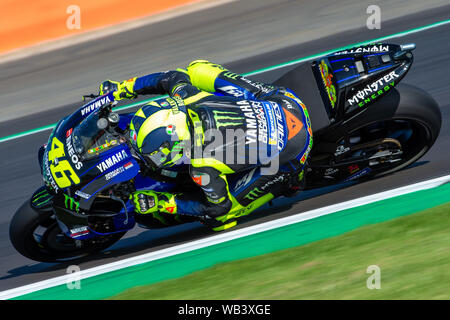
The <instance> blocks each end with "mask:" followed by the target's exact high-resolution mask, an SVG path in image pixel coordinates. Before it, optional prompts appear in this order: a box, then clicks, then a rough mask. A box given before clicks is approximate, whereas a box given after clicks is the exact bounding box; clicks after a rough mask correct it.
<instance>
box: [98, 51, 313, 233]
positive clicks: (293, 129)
mask: <svg viewBox="0 0 450 320" xmlns="http://www.w3.org/2000/svg"><path fill="white" fill-rule="evenodd" d="M109 91H114V93H113V94H114V96H115V98H116V100H121V99H133V98H136V97H137V96H138V95H143V94H168V95H169V97H168V98H161V99H158V100H156V101H152V102H150V103H148V104H146V105H144V106H143V107H142V108H141V109H139V110H138V111H137V112H136V113H135V114H134V116H133V118H132V120H131V123H130V141H131V144H132V146H133V148H134V149H135V150H136V151H137V152H139V153H140V154H141V155H142V156H143V158H144V159H145V160H146V161H147V164H148V166H149V167H150V168H151V169H153V170H155V171H158V170H160V171H161V170H165V171H170V169H171V168H172V167H174V166H177V165H178V164H180V163H182V162H186V161H187V162H188V165H189V174H190V176H191V178H192V179H193V181H194V182H195V183H196V184H197V185H198V186H199V187H200V188H201V190H202V191H203V193H202V194H197V195H196V196H192V195H190V194H189V195H188V194H171V193H167V192H164V193H163V192H154V191H152V190H148V191H142V190H141V191H136V192H135V193H133V194H132V195H131V198H132V200H133V202H134V205H135V208H136V211H137V212H138V213H139V214H158V213H160V212H161V213H166V214H184V215H192V216H200V217H202V219H203V221H204V222H205V223H206V224H208V225H209V226H211V227H212V228H213V230H216V231H218V230H224V229H228V228H230V227H233V226H235V225H236V218H237V217H239V216H241V215H244V214H248V213H250V212H251V211H253V210H255V209H257V208H258V207H260V206H262V205H263V204H265V203H267V202H269V201H270V200H272V199H274V198H276V197H279V196H281V195H290V194H292V193H294V192H295V191H297V190H299V189H300V186H301V183H302V180H303V168H304V165H305V162H306V160H307V157H308V154H309V152H310V150H311V147H312V131H311V124H310V120H309V116H308V112H307V109H306V107H305V105H304V104H303V103H302V102H301V100H300V99H299V98H298V97H297V96H296V95H295V94H294V93H293V92H292V91H290V90H289V89H286V88H281V87H275V86H272V85H268V84H264V83H260V82H256V81H253V80H250V79H248V78H246V77H243V76H241V75H238V74H236V73H233V72H231V71H229V70H227V69H226V68H224V67H222V66H220V65H218V64H214V63H211V62H208V61H205V60H196V61H193V62H192V63H190V64H189V65H188V67H186V69H181V68H179V69H177V70H173V71H167V72H159V73H153V74H149V75H146V76H143V77H134V78H131V79H129V80H125V81H122V82H116V81H111V80H108V81H105V82H103V83H102V84H101V86H100V93H101V94H104V93H105V92H109ZM236 133H240V134H236ZM230 135H231V139H230V138H229V137H230ZM223 137H226V139H223ZM211 138H214V140H213V143H211ZM261 154H262V155H263V156H261ZM274 163H275V164H276V166H275V167H276V168H275V170H273V168H272V167H273V164H274ZM269 169H272V170H269ZM240 172H245V174H244V175H243V177H241V179H240V180H239V181H238V182H237V183H236V185H235V186H234V188H230V186H229V183H228V182H229V181H228V179H227V176H229V175H231V174H236V173H237V174H238V173H240ZM267 172H268V173H267Z"/></svg>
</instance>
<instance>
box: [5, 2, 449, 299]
mask: <svg viewBox="0 0 450 320" xmlns="http://www.w3.org/2000/svg"><path fill="white" fill-rule="evenodd" d="M448 18H450V7H449V6H447V7H442V8H440V9H438V10H435V9H432V10H429V11H424V12H421V13H420V14H416V15H413V16H405V17H402V18H399V19H395V20H392V21H390V22H387V23H386V24H385V25H384V26H383V28H382V29H381V30H377V31H374V30H371V31H369V30H367V29H363V28H360V29H356V30H351V31H347V32H343V33H340V34H338V35H334V36H330V37H327V38H323V39H319V40H315V41H312V42H307V43H302V44H299V45H293V46H291V47H287V48H283V49H279V50H275V51H272V52H268V53H264V54H262V55H257V56H254V57H250V58H246V59H241V60H239V61H234V62H232V63H228V64H226V66H227V67H229V68H230V69H232V70H233V71H236V72H241V73H243V72H248V71H251V70H256V69H259V68H263V67H268V66H271V65H275V64H277V63H282V62H285V61H289V60H293V59H296V58H300V57H303V56H307V55H310V54H315V53H318V52H323V51H326V50H329V49H332V48H337V47H340V46H344V45H348V44H351V43H356V42H359V41H363V40H368V39H373V38H378V37H381V36H385V35H389V34H393V33H397V32H400V31H404V30H408V29H412V28H414V27H419V26H422V25H426V24H430V23H433V22H437V21H442V20H446V19H448ZM449 40H450V25H449V24H447V25H444V26H440V27H437V28H434V29H430V30H426V31H422V32H418V33H415V34H411V35H409V36H406V37H402V38H400V39H394V40H390V41H388V42H393V43H409V42H414V43H416V44H417V49H416V50H415V52H414V53H415V63H414V65H413V67H412V69H411V71H410V72H409V74H408V75H407V76H406V78H405V79H404V80H403V82H405V83H410V84H413V85H416V86H419V87H421V88H423V89H425V90H427V91H428V92H429V93H430V94H431V95H432V96H433V97H434V98H435V99H436V100H437V102H438V103H439V105H440V108H441V111H442V115H443V125H442V130H441V134H440V136H439V138H438V140H437V141H436V143H435V145H434V147H433V148H432V149H431V150H430V151H429V152H428V153H427V154H426V155H425V156H424V157H423V158H422V159H420V160H419V162H418V163H416V164H415V165H412V166H411V167H409V168H407V169H405V170H402V171H401V172H398V173H395V174H393V175H390V176H387V177H383V178H379V179H375V180H372V181H368V182H364V183H360V184H356V185H355V184H352V183H350V184H347V185H342V186H336V187H330V188H326V189H322V190H316V191H311V192H305V193H303V194H301V195H299V196H298V197H297V198H295V199H292V203H291V204H290V205H284V206H281V207H279V206H278V207H277V206H276V204H277V203H276V201H275V202H274V203H275V207H272V208H270V209H267V210H265V211H262V212H256V213H254V214H252V215H251V216H249V217H247V218H246V219H244V220H242V222H241V223H240V224H239V226H238V227H239V228H242V227H246V226H249V225H254V224H258V223H261V222H265V221H268V220H272V219H276V218H281V217H285V216H289V215H292V214H296V213H299V212H302V211H306V210H312V209H315V208H319V207H323V206H326V205H331V204H334V203H338V202H343V201H347V200H351V199H354V198H357V197H362V196H366V195H370V194H373V193H377V192H382V191H385V190H389V189H393V188H396V187H401V186H405V185H408V184H412V183H415V182H419V181H423V180H427V179H431V178H435V177H439V176H443V175H447V174H449V173H450V166H449V161H448V154H449V151H448V150H450V129H449V124H450V123H449V121H450V111H449V107H450V102H449V101H450V92H449V88H450V77H449V75H448V73H449V71H450V67H449V66H448V57H449V56H450V41H449ZM193 58H195V57H193ZM290 68H292V66H291V67H288V68H284V69H280V70H276V71H273V72H268V73H262V74H259V75H258V76H255V79H258V80H263V81H268V82H270V81H273V80H275V79H276V78H278V77H279V75H280V74H282V73H283V72H286V71H287V70H288V69H290ZM69 107H70V106H65V107H61V108H59V109H56V110H54V111H52V112H50V113H48V114H46V117H43V116H40V117H25V118H23V119H21V121H22V122H20V121H19V120H12V121H9V122H7V123H6V125H5V126H2V129H1V130H0V136H5V135H8V134H12V133H15V132H18V131H23V130H26V129H32V128H36V127H39V126H42V125H46V124H50V123H53V122H55V121H57V120H58V119H59V118H60V117H61V116H62V115H64V114H66V113H67V112H68V111H69V110H70V109H69ZM19 124H20V129H21V130H18V128H19ZM48 134H49V131H45V132H41V133H36V134H33V135H30V136H26V137H22V138H19V139H16V140H11V141H7V142H3V143H0V168H1V171H0V194H1V197H0V208H2V213H1V215H0V252H1V256H0V290H7V289H11V288H14V287H17V286H21V285H26V284H30V283H33V282H37V281H40V280H45V279H48V278H51V277H56V276H61V275H64V274H65V273H66V268H67V266H69V265H71V264H74V263H73V262H71V263H65V264H48V263H37V262H34V261H31V260H29V259H26V258H24V257H22V256H21V255H19V254H18V253H17V252H16V251H15V250H14V249H13V247H12V246H11V244H10V242H9V236H8V228H9V222H10V220H11V218H12V216H13V214H14V212H15V210H16V209H17V208H18V207H19V206H20V205H21V204H22V203H23V202H24V201H25V200H26V199H27V198H28V197H29V195H31V194H32V192H33V191H34V190H35V189H36V188H37V187H39V186H40V185H41V181H42V180H41V177H40V174H39V168H38V161H37V156H36V154H37V150H38V148H39V146H40V145H41V144H43V143H45V142H46V140H47V138H48ZM211 234H212V233H211V232H210V231H209V230H207V229H206V228H204V227H203V226H201V225H199V224H197V223H193V224H189V225H184V226H178V227H173V228H168V229H162V230H143V229H139V228H138V227H136V228H135V229H134V230H132V231H130V232H129V233H128V234H127V235H126V236H125V237H124V238H123V239H122V240H121V241H119V242H118V243H117V244H116V245H114V246H112V247H111V248H110V249H109V250H107V251H105V252H103V253H101V254H98V255H95V256H91V257H89V258H85V259H83V260H80V261H77V262H76V264H78V265H79V266H80V267H81V269H87V268H90V267H94V266H98V265H100V264H105V263H109V262H113V261H117V260H119V259H124V258H128V257H130V256H134V255H138V254H143V253H147V252H150V251H155V250H159V249H163V248H167V247H170V246H173V245H177V244H181V243H185V242H187V241H191V240H194V239H199V238H202V237H206V236H208V235H211Z"/></svg>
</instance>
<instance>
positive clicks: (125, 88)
mask: <svg viewBox="0 0 450 320" xmlns="http://www.w3.org/2000/svg"><path fill="white" fill-rule="evenodd" d="M136 79H137V78H136V77H135V78H131V79H128V80H125V81H122V82H117V81H112V80H106V81H104V82H103V83H102V84H101V85H100V92H99V94H100V95H104V94H106V93H108V92H111V91H113V92H114V93H113V95H114V98H115V99H116V100H122V99H135V98H137V94H136V93H135V92H134V89H133V87H134V83H135V82H136Z"/></svg>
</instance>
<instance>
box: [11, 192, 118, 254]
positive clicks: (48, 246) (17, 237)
mask: <svg viewBox="0 0 450 320" xmlns="http://www.w3.org/2000/svg"><path fill="white" fill-rule="evenodd" d="M124 234H125V232H120V233H116V234H112V235H108V236H105V237H99V238H95V239H93V240H91V239H89V240H74V239H72V238H69V237H67V236H66V235H64V233H63V232H62V231H61V229H60V228H59V225H58V223H57V221H56V219H55V218H54V215H53V211H52V210H49V209H46V210H39V211H38V210H36V209H35V208H33V207H32V206H31V202H30V200H27V201H26V202H25V203H24V204H23V205H22V206H21V207H20V208H19V209H18V210H17V212H16V214H15V215H14V217H13V219H12V220H11V224H10V228H9V236H10V240H11V243H12V245H13V246H14V248H15V249H16V250H17V251H18V252H19V253H20V254H21V255H23V256H25V257H27V258H29V259H31V260H35V261H40V262H63V261H69V260H74V259H78V258H81V257H84V256H86V255H89V254H92V253H95V252H99V251H101V250H104V249H106V248H107V247H109V246H111V245H112V244H113V243H115V242H116V241H118V240H119V239H120V238H121V237H122V236H123V235H124Z"/></svg>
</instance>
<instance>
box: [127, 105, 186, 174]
mask: <svg viewBox="0 0 450 320" xmlns="http://www.w3.org/2000/svg"><path fill="white" fill-rule="evenodd" d="M168 99H170V98H168ZM161 105H165V103H164V101H163V102H162V103H160V104H158V103H157V102H151V103H150V104H147V105H145V106H143V107H142V108H141V109H139V110H138V111H137V112H136V113H135V114H134V116H133V118H132V119H131V123H130V141H131V145H132V146H133V148H134V149H135V150H136V151H137V152H139V153H140V154H141V155H142V156H143V157H144V158H145V159H146V160H147V162H148V164H149V165H150V166H151V167H152V168H153V169H155V170H156V169H161V168H167V167H171V166H173V165H176V164H178V163H179V162H180V161H181V160H182V158H183V150H184V146H185V143H186V141H187V140H189V138H190V133H189V127H188V121H187V118H186V113H185V112H183V111H181V110H179V109H178V108H173V107H168V108H165V107H161Z"/></svg>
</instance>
